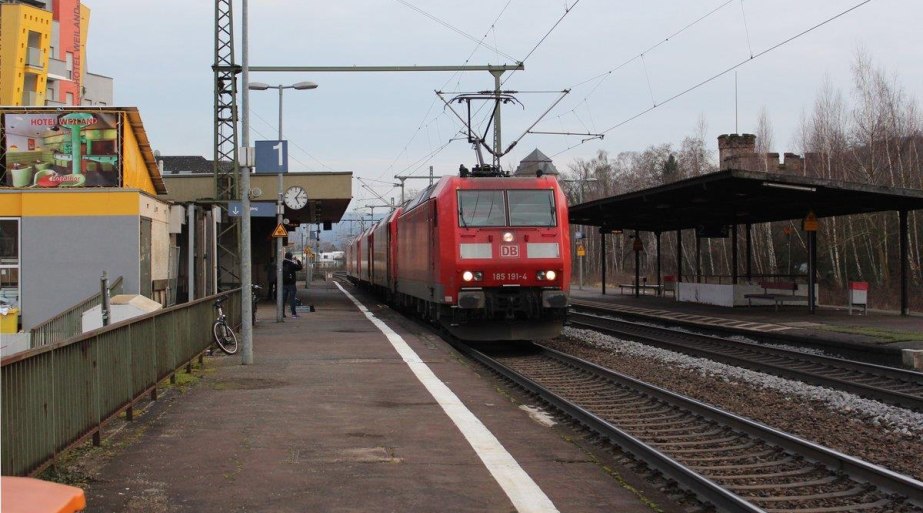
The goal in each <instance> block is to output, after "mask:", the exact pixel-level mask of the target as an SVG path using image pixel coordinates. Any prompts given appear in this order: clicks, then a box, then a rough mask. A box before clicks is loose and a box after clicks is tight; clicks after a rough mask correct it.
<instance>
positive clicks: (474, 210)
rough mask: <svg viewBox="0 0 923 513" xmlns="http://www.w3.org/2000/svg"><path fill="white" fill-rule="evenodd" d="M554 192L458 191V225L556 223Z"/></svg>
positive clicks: (538, 224)
mask: <svg viewBox="0 0 923 513" xmlns="http://www.w3.org/2000/svg"><path fill="white" fill-rule="evenodd" d="M556 223H557V219H556V217H555V212H554V195H553V193H552V191H550V190H512V191H497V190H465V191H458V225H459V226H461V227H464V228H469V227H485V226H487V227H489V226H555V225H556Z"/></svg>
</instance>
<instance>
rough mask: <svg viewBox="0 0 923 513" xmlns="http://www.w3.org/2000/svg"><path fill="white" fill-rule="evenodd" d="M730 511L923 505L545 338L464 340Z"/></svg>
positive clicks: (895, 486) (911, 489)
mask: <svg viewBox="0 0 923 513" xmlns="http://www.w3.org/2000/svg"><path fill="white" fill-rule="evenodd" d="M461 349H462V350H463V351H465V352H466V353H468V354H469V355H471V356H472V357H473V358H475V359H476V360H478V361H480V362H481V363H483V364H484V365H486V366H488V367H489V368H491V369H493V370H494V371H495V372H497V373H499V374H500V375H501V376H503V377H505V378H506V379H509V380H511V381H513V382H514V383H516V384H518V385H519V386H522V387H523V388H525V389H526V390H528V391H530V392H532V393H534V394H536V395H537V396H538V397H539V398H540V399H541V400H543V401H545V402H547V403H548V404H550V405H552V406H553V407H555V408H557V409H558V410H560V411H562V412H564V413H565V414H567V415H569V416H571V417H573V418H575V419H576V420H578V421H579V422H581V423H582V424H584V425H585V426H587V427H588V428H589V429H591V430H593V431H596V432H597V433H599V434H600V435H601V436H603V437H604V438H606V439H608V440H610V441H611V442H613V443H614V444H616V445H618V446H620V447H622V448H623V449H624V450H626V451H627V452H630V453H632V454H633V455H635V456H636V457H638V458H640V459H642V460H644V461H645V463H646V464H647V465H648V466H650V467H651V468H653V469H655V470H657V471H659V472H661V473H663V474H664V475H665V476H667V477H669V478H670V479H672V480H673V481H675V482H676V483H677V484H679V485H680V487H682V488H684V489H686V490H688V491H690V492H692V493H694V494H695V495H696V496H697V497H698V498H699V499H700V500H702V501H703V502H706V503H709V504H712V505H713V506H715V507H716V508H717V509H719V510H721V511H728V512H759V511H769V512H782V511H800V512H803V513H807V512H817V513H820V512H838V511H858V510H861V511H870V512H879V511H880V512H923V483H921V482H919V481H916V480H914V479H912V478H910V477H907V476H904V475H901V474H898V473H895V472H892V471H890V470H887V469H884V468H882V467H879V466H876V465H872V464H870V463H866V462H863V461H861V460H858V459H856V458H853V457H850V456H847V455H844V454H841V453H838V452H836V451H833V450H831V449H827V448H825V447H821V446H819V445H816V444H812V443H810V442H807V441H804V440H801V439H798V438H796V437H793V436H791V435H788V434H786V433H783V432H780V431H778V430H775V429H772V428H769V427H766V426H764V425H761V424H757V423H755V422H752V421H749V420H747V419H744V418H742V417H739V416H736V415H733V414H730V413H726V412H722V411H720V410H718V409H716V408H713V407H711V406H708V405H705V404H703V403H700V402H698V401H695V400H692V399H688V398H685V397H682V396H679V395H677V394H674V393H672V392H669V391H667V390H664V389H661V388H658V387H654V386H651V385H648V384H645V383H642V382H640V381H637V380H635V379H633V378H630V377H628V376H624V375H621V374H618V373H615V372H613V371H610V370H608V369H604V368H602V367H599V366H597V365H595V364H592V363H589V362H586V361H583V360H580V359H577V358H574V357H571V356H568V355H566V354H563V353H560V352H557V351H554V350H551V349H548V348H544V347H541V346H538V345H535V346H528V347H521V348H516V349H506V350H502V352H499V351H496V352H495V353H494V354H491V355H490V356H488V355H487V354H485V353H482V352H479V351H477V350H475V349H472V348H470V347H465V346H463V347H461Z"/></svg>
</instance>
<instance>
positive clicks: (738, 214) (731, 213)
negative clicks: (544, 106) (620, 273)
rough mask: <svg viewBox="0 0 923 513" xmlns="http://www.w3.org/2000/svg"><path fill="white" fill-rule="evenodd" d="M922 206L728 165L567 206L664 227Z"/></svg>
mask: <svg viewBox="0 0 923 513" xmlns="http://www.w3.org/2000/svg"><path fill="white" fill-rule="evenodd" d="M919 209H923V190H918V189H896V188H891V187H881V186H876V185H865V184H858V183H851V182H843V181H839V180H828V179H823V178H810V177H804V176H794V175H780V174H771V173H761V172H756V171H741V170H736V169H730V170H726V171H719V172H717V173H711V174H707V175H703V176H697V177H694V178H689V179H686V180H682V181H679V182H674V183H670V184H666V185H661V186H659V187H653V188H650V189H644V190H641V191H636V192H630V193H627V194H621V195H618V196H612V197H609V198H603V199H599V200H595V201H590V202H587V203H581V204H579V205H574V206H572V207H570V209H569V212H570V222H571V223H572V224H581V225H589V226H599V227H602V228H604V229H623V230H624V229H627V230H640V231H651V232H665V231H669V230H681V229H691V228H702V227H719V226H726V225H732V224H747V223H764V222H769V221H785V220H791V219H803V218H804V217H805V216H806V215H807V214H808V212H811V211H813V212H814V214H815V215H816V216H817V217H818V218H821V217H832V216H842V215H851V214H863V213H868V212H881V211H887V210H919Z"/></svg>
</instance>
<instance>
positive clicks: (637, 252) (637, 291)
mask: <svg viewBox="0 0 923 513" xmlns="http://www.w3.org/2000/svg"><path fill="white" fill-rule="evenodd" d="M638 237H640V235H638V230H635V242H634V244H633V248H632V249H634V250H635V297H639V296H640V295H641V250H639V249H638V244H639V242H640V241H641V239H639V238H638Z"/></svg>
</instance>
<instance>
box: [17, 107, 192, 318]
mask: <svg viewBox="0 0 923 513" xmlns="http://www.w3.org/2000/svg"><path fill="white" fill-rule="evenodd" d="M0 129H2V131H0V141H2V144H0V303H3V304H4V305H5V306H8V307H12V308H16V309H17V310H18V312H19V315H20V319H19V325H20V329H22V330H23V331H26V332H28V331H29V330H30V329H31V328H32V327H34V326H36V325H38V324H40V323H42V322H44V321H45V320H47V319H49V318H51V317H54V316H55V315H57V314H58V313H60V312H61V311H64V310H66V309H68V308H70V307H72V306H73V305H74V304H77V303H79V302H80V301H82V300H84V299H86V298H87V297H89V296H92V295H93V294H94V293H95V292H97V291H98V290H99V278H100V276H101V275H102V273H103V272H104V271H105V272H106V273H107V274H108V276H109V277H110V278H111V279H112V280H115V279H116V278H118V277H122V280H123V291H124V292H125V293H126V294H141V295H144V296H147V297H149V298H152V299H155V300H157V299H159V298H158V297H157V290H158V284H161V283H165V282H166V281H168V280H169V278H170V276H171V267H170V266H171V263H172V265H173V268H172V269H173V275H174V276H175V265H176V261H175V260H176V258H175V255H176V254H177V250H176V249H175V245H174V244H173V243H172V238H171V233H175V232H176V231H177V230H178V229H177V228H176V227H172V228H171V223H170V220H171V219H170V214H171V212H170V210H171V208H170V204H169V203H168V202H167V201H165V200H164V196H165V194H166V187H165V186H164V183H163V180H162V179H161V177H160V172H159V169H158V167H157V164H156V163H155V161H154V155H153V152H152V151H151V148H150V144H149V142H148V140H147V135H146V133H145V131H144V127H143V124H142V123H141V116H140V114H139V113H138V110H137V109H135V108H128V107H121V108H112V107H108V108H105V109H102V108H91V107H75V108H73V109H68V110H62V109H60V108H56V107H54V108H53V107H22V108H11V107H0ZM171 256H172V259H171Z"/></svg>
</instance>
